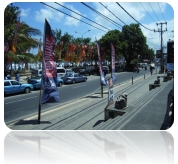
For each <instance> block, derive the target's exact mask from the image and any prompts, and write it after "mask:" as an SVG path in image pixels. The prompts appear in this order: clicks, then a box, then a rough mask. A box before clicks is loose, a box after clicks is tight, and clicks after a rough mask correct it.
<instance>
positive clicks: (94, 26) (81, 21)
mask: <svg viewBox="0 0 178 164" xmlns="http://www.w3.org/2000/svg"><path fill="white" fill-rule="evenodd" d="M40 3H42V4H44V5H46V6H48V7H50V8H53V9H54V10H57V11H59V12H61V13H63V14H65V15H68V16H69V17H72V18H74V19H77V20H79V21H81V22H83V23H85V24H88V25H89V26H92V27H95V26H93V25H91V24H89V23H87V22H84V21H82V20H80V19H78V18H75V17H73V16H71V15H69V14H67V13H65V12H63V11H61V10H58V9H56V8H54V7H52V6H50V5H47V4H45V3H43V2H40ZM95 28H97V29H99V30H101V31H103V32H106V31H104V30H102V29H100V28H98V27H95Z"/></svg>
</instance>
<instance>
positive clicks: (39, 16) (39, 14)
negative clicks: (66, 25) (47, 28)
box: [35, 3, 64, 22]
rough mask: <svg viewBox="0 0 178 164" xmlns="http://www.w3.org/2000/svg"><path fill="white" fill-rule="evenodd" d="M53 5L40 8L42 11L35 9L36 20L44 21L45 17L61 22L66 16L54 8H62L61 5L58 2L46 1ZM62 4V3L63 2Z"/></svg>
mask: <svg viewBox="0 0 178 164" xmlns="http://www.w3.org/2000/svg"><path fill="white" fill-rule="evenodd" d="M45 4H47V5H49V6H51V7H52V8H51V7H48V6H45V8H43V9H40V11H35V20H36V21H38V22H44V20H45V18H46V19H47V20H48V21H49V22H50V21H55V22H60V21H61V19H62V18H63V17H64V14H63V13H61V12H59V11H57V10H54V8H55V9H60V8H61V7H60V6H59V5H58V4H56V3H45ZM61 4H62V3H61Z"/></svg>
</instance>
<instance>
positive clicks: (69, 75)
mask: <svg viewBox="0 0 178 164" xmlns="http://www.w3.org/2000/svg"><path fill="white" fill-rule="evenodd" d="M65 76H66V77H73V74H72V73H67V74H66V75H65Z"/></svg>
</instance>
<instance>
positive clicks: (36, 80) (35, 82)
mask: <svg viewBox="0 0 178 164" xmlns="http://www.w3.org/2000/svg"><path fill="white" fill-rule="evenodd" d="M57 81H58V87H62V85H63V84H64V82H63V80H62V79H61V77H58V78H57ZM27 82H28V84H32V85H33V87H34V89H40V87H41V76H34V77H32V78H29V79H27Z"/></svg>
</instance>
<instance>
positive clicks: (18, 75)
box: [16, 71, 20, 82]
mask: <svg viewBox="0 0 178 164" xmlns="http://www.w3.org/2000/svg"><path fill="white" fill-rule="evenodd" d="M16 80H17V81H18V82H20V74H19V71H17V73H16Z"/></svg>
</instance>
